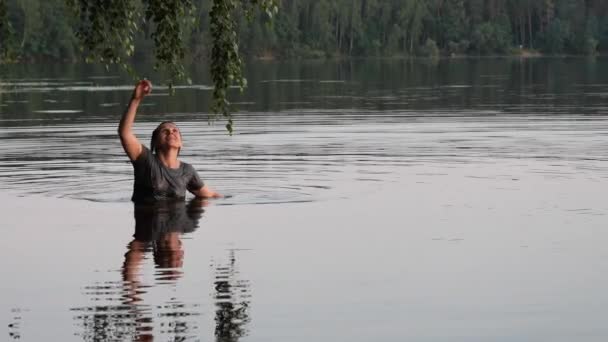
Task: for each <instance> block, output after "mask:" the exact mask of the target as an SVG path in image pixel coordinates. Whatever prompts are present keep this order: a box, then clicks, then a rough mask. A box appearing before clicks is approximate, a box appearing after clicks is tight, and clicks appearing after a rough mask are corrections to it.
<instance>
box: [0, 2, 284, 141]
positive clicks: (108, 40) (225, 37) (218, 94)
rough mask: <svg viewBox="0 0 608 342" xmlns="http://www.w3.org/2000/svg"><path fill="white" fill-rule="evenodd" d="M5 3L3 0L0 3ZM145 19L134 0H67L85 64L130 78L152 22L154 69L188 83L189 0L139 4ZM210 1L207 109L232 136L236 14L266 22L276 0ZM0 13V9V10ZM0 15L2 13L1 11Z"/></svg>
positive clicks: (241, 83) (237, 75)
mask: <svg viewBox="0 0 608 342" xmlns="http://www.w3.org/2000/svg"><path fill="white" fill-rule="evenodd" d="M0 1H4V0H0ZM140 1H141V3H143V6H144V8H145V9H144V11H143V12H144V13H145V15H144V16H142V15H141V11H138V10H137V7H136V0H66V3H67V4H68V6H69V7H70V8H71V9H72V10H73V11H74V14H75V15H76V16H77V18H78V19H79V20H78V26H77V30H76V37H78V39H79V40H80V42H81V44H82V49H83V52H84V53H85V56H86V59H87V61H89V62H93V61H95V62H101V63H104V64H105V65H106V68H109V65H110V64H117V65H120V66H121V67H123V68H124V69H125V70H126V71H127V72H129V73H130V74H131V75H135V73H134V71H133V68H132V66H131V65H130V64H128V63H127V61H128V59H129V58H130V57H132V56H133V53H134V51H135V46H134V36H135V33H136V32H137V31H138V30H139V27H141V26H143V24H144V23H152V24H153V25H152V26H153V33H152V39H153V41H154V57H155V59H156V62H155V68H157V69H158V68H166V69H167V70H168V71H169V75H170V79H169V80H168V83H169V86H170V87H172V85H173V83H174V82H176V81H182V80H184V79H186V81H187V82H188V83H191V81H190V79H189V78H186V73H185V71H184V66H183V59H184V55H185V52H184V42H183V36H184V32H186V30H187V28H188V25H191V24H193V23H194V22H195V19H194V13H196V11H195V6H194V4H193V1H192V0H140ZM208 1H213V6H212V8H211V11H210V13H209V15H210V17H211V38H212V52H211V77H212V79H213V85H214V91H213V102H212V106H211V109H212V111H213V112H214V113H215V114H221V115H222V116H223V117H224V118H225V119H226V120H227V122H228V123H227V124H226V129H227V130H228V132H230V133H232V124H233V121H232V117H231V115H230V110H229V105H230V102H229V101H228V97H227V91H228V88H229V87H230V86H232V85H236V86H238V88H240V89H241V90H242V89H243V88H244V87H245V86H246V85H247V81H246V80H245V78H244V77H243V74H242V68H243V63H242V60H241V58H240V56H239V42H238V36H237V30H236V26H237V24H236V18H235V17H236V9H237V7H238V6H239V5H240V6H242V8H243V9H244V12H245V14H246V16H247V17H248V18H251V17H252V13H253V8H254V7H258V8H261V9H262V10H263V11H264V12H265V13H266V14H267V15H268V16H269V17H272V16H273V15H274V14H276V13H277V12H278V6H277V1H278V0H208ZM0 11H1V7H0ZM0 14H2V13H1V12H0Z"/></svg>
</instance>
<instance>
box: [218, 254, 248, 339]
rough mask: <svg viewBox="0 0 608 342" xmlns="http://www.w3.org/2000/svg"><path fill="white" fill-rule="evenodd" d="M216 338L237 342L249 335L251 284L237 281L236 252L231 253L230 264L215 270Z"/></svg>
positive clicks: (219, 266)
mask: <svg viewBox="0 0 608 342" xmlns="http://www.w3.org/2000/svg"><path fill="white" fill-rule="evenodd" d="M215 271H216V276H215V279H216V281H215V283H214V284H215V292H216V294H215V300H216V307H217V310H216V312H215V324H216V325H215V337H216V341H217V342H236V341H238V339H239V338H240V337H242V336H245V335H246V334H247V331H246V330H245V325H246V324H247V323H248V322H249V321H250V320H251V319H250V317H249V312H248V311H249V304H250V301H249V299H248V298H249V296H248V292H249V282H248V281H244V280H242V281H240V280H238V279H237V277H238V270H237V268H236V258H235V251H234V250H231V251H230V263H229V264H228V265H218V266H217V267H216V268H215Z"/></svg>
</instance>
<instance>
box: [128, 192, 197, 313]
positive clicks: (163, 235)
mask: <svg viewBox="0 0 608 342" xmlns="http://www.w3.org/2000/svg"><path fill="white" fill-rule="evenodd" d="M205 204H206V202H205V201H204V200H201V199H196V198H195V199H193V200H191V201H190V202H188V203H186V202H184V201H174V202H157V203H151V204H136V205H135V234H133V237H134V239H133V241H131V242H130V243H129V245H128V250H127V253H126V254H125V262H124V265H123V279H124V280H125V281H126V282H127V285H128V286H129V287H130V289H131V291H129V292H130V294H129V295H128V298H129V299H130V301H131V302H138V301H140V298H138V297H137V288H138V287H139V286H140V284H139V280H138V279H137V275H138V274H139V269H140V268H141V263H142V261H143V259H144V255H145V254H146V253H148V252H150V251H151V252H152V254H153V256H154V263H155V264H156V267H157V268H158V269H159V270H160V275H161V276H160V278H158V279H159V280H177V278H179V276H180V275H181V272H180V271H179V268H181V267H182V265H183V258H184V251H183V249H182V243H181V240H180V235H181V234H183V233H190V232H193V231H194V230H196V228H197V227H198V221H199V220H200V218H201V216H202V213H203V209H202V207H203V206H204V205H205Z"/></svg>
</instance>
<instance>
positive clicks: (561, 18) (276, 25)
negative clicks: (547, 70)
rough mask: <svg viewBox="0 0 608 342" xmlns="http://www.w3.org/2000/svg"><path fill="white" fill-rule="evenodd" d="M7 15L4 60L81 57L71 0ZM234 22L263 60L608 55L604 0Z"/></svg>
mask: <svg viewBox="0 0 608 342" xmlns="http://www.w3.org/2000/svg"><path fill="white" fill-rule="evenodd" d="M194 3H195V5H196V13H195V16H196V17H197V21H196V22H195V24H194V25H192V27H191V29H190V30H189V31H188V32H186V34H185V35H186V41H187V44H188V45H189V46H188V47H187V49H186V51H187V52H188V54H189V55H190V56H191V57H194V58H201V57H202V58H204V57H207V56H209V53H210V51H209V49H210V47H209V46H210V45H209V42H210V38H209V31H210V20H209V15H208V13H209V10H210V7H211V1H209V0H195V1H194ZM238 10H239V9H237V11H238ZM3 15H4V16H6V18H7V19H8V20H7V21H3V23H2V24H0V54H2V58H3V59H13V60H47V59H52V60H70V61H72V60H79V59H80V58H81V54H80V50H79V48H78V46H79V45H78V40H77V39H76V38H75V34H74V29H75V26H74V25H75V24H76V23H75V22H74V18H73V17H72V16H70V15H69V13H68V10H67V7H66V4H65V0H0V16H3ZM237 17H238V18H241V19H239V20H240V21H241V22H240V25H238V35H239V36H240V42H241V46H240V49H241V51H242V52H244V53H245V54H247V55H250V56H257V57H271V58H294V57H295V58H314V57H328V56H387V57H390V56H414V55H423V56H429V55H439V54H444V55H452V54H475V55H477V54H480V55H488V54H509V53H517V52H518V51H521V49H522V48H523V49H526V50H533V51H539V52H542V53H548V54H594V53H601V52H608V1H606V0H282V1H280V10H279V14H278V15H277V16H276V17H275V18H273V20H269V18H268V17H267V16H264V15H262V16H255V17H254V18H255V19H254V21H253V22H252V23H246V22H245V16H240V15H239V16H237ZM149 36H150V30H149V28H148V27H142V28H141V29H140V30H139V33H138V35H137V37H136V39H135V56H136V57H137V56H142V55H148V54H150V53H151V49H152V48H153V43H152V41H151V39H150V37H149Z"/></svg>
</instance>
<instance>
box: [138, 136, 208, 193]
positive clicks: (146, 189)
mask: <svg viewBox="0 0 608 342" xmlns="http://www.w3.org/2000/svg"><path fill="white" fill-rule="evenodd" d="M132 163H133V173H134V176H135V182H134V184H133V196H132V197H131V200H132V201H133V202H135V203H142V202H143V203H145V202H155V201H166V200H176V199H177V200H183V199H185V198H186V190H189V191H197V190H199V189H200V188H202V187H203V186H204V183H203V181H202V180H201V179H200V178H199V177H198V174H197V173H196V171H195V170H194V168H193V167H192V165H190V164H187V163H184V162H180V165H179V167H178V168H176V169H171V168H168V167H166V166H165V165H163V163H162V162H161V161H160V160H159V159H158V158H157V156H156V155H155V154H153V153H152V152H151V151H150V150H149V149H148V148H147V147H146V146H143V145H142V152H141V155H140V156H139V158H137V159H136V160H134V161H133V162H132Z"/></svg>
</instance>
